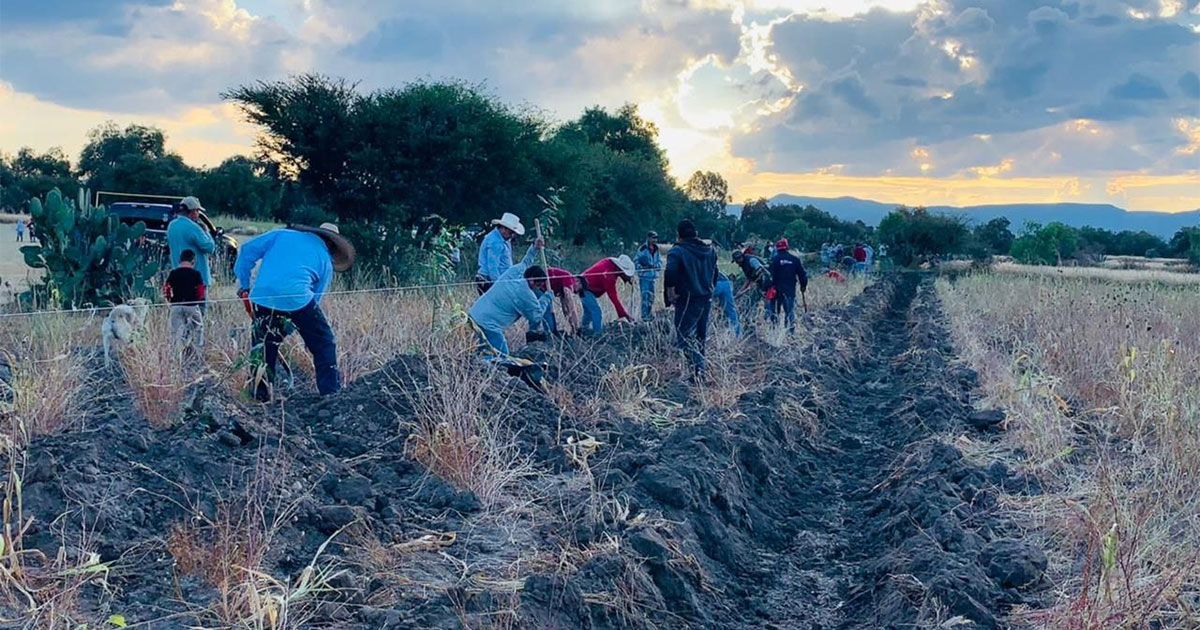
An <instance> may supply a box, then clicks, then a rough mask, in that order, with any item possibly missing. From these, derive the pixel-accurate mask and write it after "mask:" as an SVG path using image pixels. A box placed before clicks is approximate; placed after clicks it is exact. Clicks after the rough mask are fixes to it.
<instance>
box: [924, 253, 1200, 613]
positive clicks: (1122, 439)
mask: <svg viewBox="0 0 1200 630" xmlns="http://www.w3.org/2000/svg"><path fill="white" fill-rule="evenodd" d="M1110 273H1115V272H1110ZM1136 273H1144V272H1136ZM939 289H940V292H941V294H942V297H943V300H944V302H945V305H946V312H947V314H948V315H949V316H950V319H951V323H952V329H953V333H954V336H955V339H956V342H957V344H958V347H959V348H960V349H961V350H962V351H963V352H964V354H965V356H966V357H967V358H968V359H969V360H970V361H971V362H972V363H973V364H974V366H975V367H976V368H977V369H978V370H979V372H980V374H981V376H982V382H983V385H984V388H985V391H986V393H987V395H988V397H989V398H990V401H989V402H990V403H991V404H997V405H1001V406H1004V407H1006V408H1007V409H1008V410H1009V413H1010V419H1009V432H1008V439H1009V440H1010V441H1011V443H1012V446H1013V447H1018V448H1020V449H1022V450H1023V451H1024V452H1025V453H1026V454H1027V461H1026V462H1025V464H1026V465H1027V466H1028V467H1030V468H1032V469H1033V470H1034V471H1036V472H1037V473H1039V474H1040V475H1041V476H1042V478H1043V479H1044V480H1046V481H1047V483H1048V485H1049V487H1050V489H1051V492H1049V493H1048V494H1047V495H1046V496H1043V497H1038V498H1034V499H1030V500H1026V501H1022V502H1019V503H1018V504H1017V505H1015V506H1014V507H1015V509H1019V510H1021V511H1023V512H1024V515H1025V516H1026V517H1027V518H1028V522H1029V523H1030V524H1031V525H1036V526H1040V527H1041V528H1042V529H1043V530H1044V531H1046V532H1047V533H1048V535H1049V536H1050V538H1051V539H1050V541H1049V545H1050V547H1051V549H1050V551H1051V557H1052V577H1053V579H1054V580H1055V581H1056V583H1057V584H1058V591H1059V594H1060V599H1059V603H1058V606H1057V607H1055V608H1054V609H1052V610H1051V611H1049V612H1047V613H1044V614H1041V615H1038V616H1035V617H1032V619H1033V620H1034V621H1035V622H1036V623H1038V624H1039V626H1040V627H1046V628H1054V629H1059V628H1061V629H1065V630H1101V629H1102V628H1149V627H1155V628H1162V629H1179V630H1182V629H1184V628H1189V629H1190V628H1196V627H1198V626H1197V624H1200V616H1198V615H1200V573H1198V572H1200V521H1197V520H1196V518H1195V515H1196V514H1197V513H1200V484H1197V483H1196V478H1197V474H1200V363H1197V362H1196V360H1195V357H1196V356H1198V353H1200V315H1198V313H1200V298H1198V297H1197V295H1196V294H1195V293H1194V291H1192V290H1190V289H1187V288H1183V287H1179V286H1172V285H1166V284H1159V283H1151V284H1131V283H1126V282H1121V283H1108V282H1096V281H1090V280H1081V279H1070V278H1065V277H1053V276H1051V277H1047V276H1044V275H1043V276H1017V275H1008V274H1005V275H990V274H981V275H974V276H969V277H966V278H962V279H959V280H958V281H956V282H953V283H951V282H946V281H942V282H941V283H940V284H939Z"/></svg>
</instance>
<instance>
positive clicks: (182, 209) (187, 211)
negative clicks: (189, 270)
mask: <svg viewBox="0 0 1200 630" xmlns="http://www.w3.org/2000/svg"><path fill="white" fill-rule="evenodd" d="M203 210H204V208H203V207H202V206H201V205H200V200H199V199H197V198H195V197H184V198H183V199H182V200H180V202H179V205H178V206H175V213H176V214H175V218H174V219H172V220H171V222H170V223H168V224H167V248H168V249H169V250H170V252H171V268H172V269H174V268H176V267H178V266H179V262H180V260H179V257H180V256H181V255H182V254H183V252H184V251H186V250H189V249H190V250H192V252H194V253H195V254H196V262H195V264H194V268H195V269H196V271H199V272H200V277H201V278H203V279H204V286H206V287H210V288H211V287H212V272H211V271H209V268H208V255H209V254H211V253H213V252H214V251H216V249H217V243H216V241H214V240H213V237H212V235H211V234H209V233H208V230H205V229H204V228H203V227H202V226H201V225H200V212H202V211H203ZM207 304H208V303H207V301H201V302H200V310H202V311H203V310H205V309H206V306H207Z"/></svg>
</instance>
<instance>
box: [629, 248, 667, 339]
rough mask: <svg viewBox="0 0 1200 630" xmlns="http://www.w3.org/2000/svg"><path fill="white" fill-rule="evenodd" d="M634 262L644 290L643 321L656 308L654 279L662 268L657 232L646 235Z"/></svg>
mask: <svg viewBox="0 0 1200 630" xmlns="http://www.w3.org/2000/svg"><path fill="white" fill-rule="evenodd" d="M633 263H634V265H636V266H637V275H638V286H639V288H640V289H641V292H642V321H646V320H648V319H650V314H651V313H650V312H651V310H652V309H653V308H654V281H655V280H657V279H658V273H659V270H660V269H661V268H662V256H661V255H660V254H659V253H658V233H657V232H651V233H650V234H649V235H647V236H646V242H645V243H644V244H643V245H642V246H641V247H640V248H638V253H637V258H635V259H634V260H633Z"/></svg>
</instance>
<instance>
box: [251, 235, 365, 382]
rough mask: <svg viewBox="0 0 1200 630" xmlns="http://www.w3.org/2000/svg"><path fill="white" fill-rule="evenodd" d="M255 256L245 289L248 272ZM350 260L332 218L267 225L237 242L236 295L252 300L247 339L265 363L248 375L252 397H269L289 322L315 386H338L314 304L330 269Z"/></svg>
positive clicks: (329, 341)
mask: <svg viewBox="0 0 1200 630" xmlns="http://www.w3.org/2000/svg"><path fill="white" fill-rule="evenodd" d="M259 261H262V263H261V265H259V267H258V275H257V276H256V278H255V281H254V288H253V289H251V288H250V284H251V283H250V275H251V272H253V271H254V266H255V264H258V263H259ZM353 264H354V246H353V245H351V244H350V241H348V240H346V238H345V237H344V236H342V235H341V234H340V233H339V232H338V227H337V226H336V225H334V224H332V223H323V224H321V227H318V228H314V227H309V226H306V225H293V226H291V227H287V228H280V229H276V230H271V231H270V232H267V233H266V234H263V235H262V236H259V237H257V238H255V239H252V240H251V241H249V242H248V243H246V244H245V245H243V246H242V248H241V251H239V252H238V258H237V263H236V264H235V265H234V272H235V273H236V274H237V279H238V286H239V287H240V289H239V291H238V295H240V296H242V297H249V300H250V303H251V304H252V305H253V311H254V331H253V335H252V340H253V345H254V346H255V347H257V346H259V345H260V344H261V345H262V347H263V363H264V365H265V367H266V371H265V374H257V375H254V381H253V388H254V397H255V398H256V399H257V400H260V401H264V402H266V401H269V400H270V399H271V386H272V385H273V383H274V376H275V366H276V363H277V362H278V360H279V345H280V344H281V343H283V340H284V338H285V337H287V335H288V334H289V333H290V332H291V329H292V328H295V330H296V331H297V332H299V333H300V338H301V339H303V340H304V345H305V347H307V348H308V351H309V353H311V354H312V357H313V367H314V368H315V370H316V380H317V391H319V392H320V393H321V395H322V396H327V395H329V394H333V393H335V392H337V391H338V390H340V389H341V387H342V384H341V375H340V374H339V373H338V367H337V341H336V340H335V339H334V336H333V329H332V328H330V326H329V321H328V320H326V319H325V314H324V313H323V312H322V311H321V306H320V304H321V297H322V296H323V295H324V294H325V292H326V291H327V290H328V289H329V283H330V281H332V279H333V272H335V271H338V272H343V271H346V270H348V269H350V267H351V266H352V265H353Z"/></svg>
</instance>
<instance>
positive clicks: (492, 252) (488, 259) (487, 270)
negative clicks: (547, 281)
mask: <svg viewBox="0 0 1200 630" xmlns="http://www.w3.org/2000/svg"><path fill="white" fill-rule="evenodd" d="M492 225H493V226H495V227H493V228H492V231H491V232H488V235H487V236H485V237H484V238H483V242H482V243H480V244H479V272H478V273H476V274H475V288H476V290H478V291H479V294H480V295H483V294H484V293H486V292H487V290H488V289H489V288H491V286H492V283H494V282H496V280H498V279H499V278H500V276H502V275H504V272H505V271H508V268H509V267H512V266H513V260H512V240H513V239H514V238H516V237H518V236H521V235H523V234H525V226H524V225H521V219H520V217H518V216H517V215H515V214H513V213H511V212H505V213H504V216H502V217H500V218H499V219H496V220H494V221H492ZM533 254H534V248H533V247H530V248H529V251H528V252H526V254H525V258H524V259H523V260H522V261H521V262H522V263H523V264H524V265H525V266H529V265H531V264H533V257H532V256H533Z"/></svg>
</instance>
